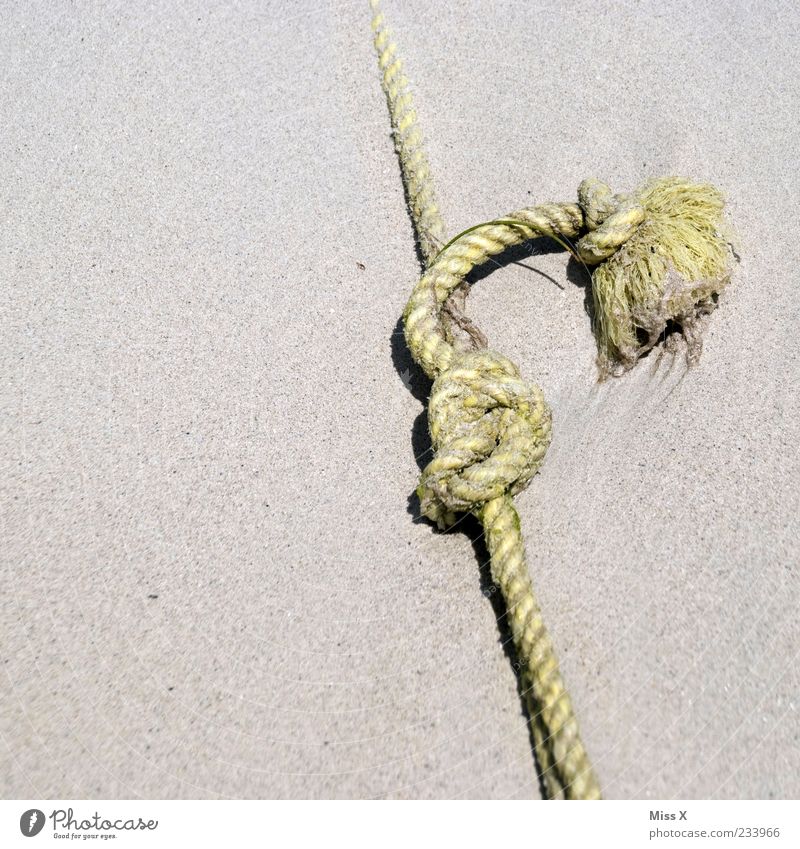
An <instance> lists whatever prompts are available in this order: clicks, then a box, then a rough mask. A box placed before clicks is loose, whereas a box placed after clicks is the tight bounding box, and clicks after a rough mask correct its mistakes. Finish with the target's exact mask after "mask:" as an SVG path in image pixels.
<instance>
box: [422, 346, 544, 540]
mask: <svg viewBox="0 0 800 849" xmlns="http://www.w3.org/2000/svg"><path fill="white" fill-rule="evenodd" d="M428 417H429V426H430V432H431V439H432V442H433V448H434V450H435V452H436V453H435V456H434V459H433V460H432V461H431V462H430V463H429V464H428V466H427V467H426V468H425V469H424V470H423V472H422V475H421V478H420V485H419V487H418V489H417V494H418V495H419V498H420V503H421V509H422V512H423V514H424V515H425V516H427V517H428V518H429V519H432V520H433V521H435V522H436V523H437V524H438V525H439V527H440V528H446V527H448V526H449V525H451V524H453V522H454V521H455V514H456V513H457V512H466V511H470V510H475V509H477V508H479V507H480V506H481V505H482V504H484V503H485V502H487V501H489V500H490V499H493V498H497V497H499V496H502V495H504V494H507V493H508V494H511V495H514V494H516V493H518V492H521V491H522V490H523V489H524V488H525V487H526V486H527V484H528V482H529V481H530V479H531V478H532V477H533V475H534V474H535V473H536V471H537V470H538V468H539V466H540V465H541V463H542V460H543V459H544V455H545V453H546V451H547V447H548V445H549V444H550V427H551V415H550V410H549V408H548V407H547V405H546V404H545V401H544V397H543V395H542V392H541V390H540V389H539V388H538V387H537V386H535V385H533V384H532V383H528V382H527V381H525V380H523V379H522V378H521V377H520V374H519V370H518V369H517V367H516V366H515V365H514V363H512V362H511V360H509V359H508V358H507V357H504V356H503V355H502V354H498V353H497V352H496V351H491V350H479V351H469V352H464V353H461V354H458V355H457V356H456V358H455V359H454V360H453V362H452V363H451V365H450V367H449V368H448V369H446V370H445V371H443V372H442V373H441V374H440V375H439V376H438V377H437V378H436V380H435V381H434V384H433V388H432V390H431V397H430V401H429V405H428Z"/></svg>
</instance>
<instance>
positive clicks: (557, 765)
mask: <svg viewBox="0 0 800 849" xmlns="http://www.w3.org/2000/svg"><path fill="white" fill-rule="evenodd" d="M370 5H371V7H372V10H373V19H372V29H373V33H374V43H375V49H376V51H377V53H378V64H379V67H380V69H381V72H382V74H383V77H382V82H383V90H384V92H385V94H386V100H387V104H388V107H389V114H390V116H391V122H392V127H393V129H394V137H395V147H396V150H397V155H398V159H399V161H400V169H401V172H402V177H403V183H404V186H405V191H406V196H407V199H408V205H409V210H410V213H411V220H412V223H413V226H414V231H415V234H416V237H417V241H418V243H419V245H420V249H421V251H422V255H423V257H424V259H425V264H426V266H430V268H428V270H427V272H426V273H425V275H423V277H422V279H421V280H420V282H419V284H418V285H417V287H416V288H415V290H414V293H413V294H412V297H411V300H410V301H409V303H408V307H407V308H406V312H405V328H406V338H407V341H408V344H409V347H410V349H411V352H412V354H413V355H414V358H415V359H416V361H417V362H418V363H419V364H420V365H421V366H422V367H423V369H424V370H425V371H426V372H427V373H428V375H429V376H430V377H438V376H439V375H441V374H442V373H445V372H447V369H448V367H450V366H452V365H453V361H454V358H455V357H457V356H461V357H462V365H463V366H467V365H468V362H466V361H464V360H463V357H464V356H467V357H468V356H470V354H469V353H468V352H469V351H470V350H472V351H473V352H474V351H475V350H476V349H481V348H484V347H485V344H486V343H485V339H484V338H483V337H482V334H480V331H478V330H477V328H474V326H473V327H472V329H471V330H470V329H469V326H470V325H471V323H470V322H469V320H468V319H466V316H464V315H463V303H464V299H465V297H466V292H467V284H466V282H465V281H464V277H465V276H466V274H467V273H468V272H469V271H470V270H471V269H472V268H473V267H475V266H476V265H479V264H481V263H482V262H485V261H486V260H487V259H488V258H489V257H490V256H493V255H495V254H498V253H501V252H502V251H503V250H505V249H506V248H508V247H510V246H511V245H514V244H518V243H520V242H522V241H525V240H527V239H530V238H533V237H535V236H537V235H553V234H556V233H558V234H561V235H564V236H568V237H574V236H576V235H577V234H578V232H579V230H580V227H581V224H582V222H583V214H582V212H581V210H580V208H579V207H577V206H576V205H574V204H561V205H558V204H552V205H547V206H543V207H539V208H537V209H528V210H522V211H520V212H517V213H514V214H513V215H512V216H509V218H512V219H514V220H515V221H518V222H519V225H518V226H510V225H507V224H498V225H489V226H487V227H483V228H480V229H479V230H477V231H473V232H471V233H469V234H467V235H466V236H464V237H463V238H461V239H459V240H457V241H456V242H455V243H453V244H452V245H450V246H448V248H447V249H446V250H445V251H443V252H442V253H441V254H439V253H438V252H439V248H440V247H441V245H442V244H443V243H444V241H445V230H444V223H443V221H442V219H441V216H440V214H439V209H438V203H437V200H436V192H435V189H434V185H433V180H432V177H431V173H430V166H429V164H428V160H427V156H426V154H425V151H424V148H423V140H422V132H421V130H420V129H419V125H418V123H417V115H416V111H415V109H414V104H413V98H412V94H411V91H410V89H409V84H408V79H407V78H406V76H405V74H404V73H403V65H402V62H401V60H400V58H399V57H398V56H397V47H396V45H395V44H394V42H393V41H392V38H391V31H390V30H389V28H388V27H387V26H386V23H385V19H384V16H383V13H382V12H381V11H380V9H379V3H378V0H371V2H370ZM456 327H460V328H461V329H464V330H466V337H465V336H464V335H461V336H460V337H459V336H458V335H457V333H456V332H455V331H456ZM471 356H472V360H473V362H472V365H473V366H476V365H477V366H478V368H477V370H476V369H475V368H473V369H472V370H471V371H470V370H469V369H466V373H464V374H461V375H460V376H461V378H462V379H466V380H467V381H468V380H469V379H470V377H471V378H472V380H473V382H476V383H481V380H482V377H483V375H484V374H485V371H483V372H482V369H484V370H485V369H492V367H493V366H495V365H496V364H497V362H498V355H495V354H494V353H493V352H490V351H480V353H478V354H476V353H472V355H471ZM476 358H478V359H476ZM500 364H501V368H503V370H509V369H508V367H509V366H510V370H512V371H513V372H516V367H514V366H513V364H511V363H510V361H507V360H505V358H502V361H501V363H500ZM462 371H464V370H462ZM493 377H494V378H495V382H494V385H488V384H487V383H486V381H483V383H482V385H481V386H480V387H478V386H474V387H473V388H475V389H479V390H482V391H483V392H486V393H489V394H491V393H492V390H499V391H501V392H503V391H505V392H513V390H514V389H516V390H517V391H518V392H519V393H520V395H521V396H525V395H529V396H530V397H529V398H528V399H527V401H524V402H523V403H524V404H527V409H528V410H529V412H530V413H531V415H530V416H529V417H528V420H527V421H525V422H524V423H523V424H522V425H520V426H519V427H517V430H518V431H519V433H518V434H517V435H516V438H515V436H514V434H513V433H512V431H513V430H514V428H513V425H512V426H511V427H507V428H506V432H505V434H504V435H505V436H506V438H507V442H508V445H507V450H506V452H505V453H504V454H502V455H501V454H500V453H499V452H498V451H496V450H494V451H493V448H494V445H495V436H496V435H497V434H496V432H495V433H492V430H493V427H492V425H493V424H494V420H496V419H498V418H500V416H496V415H495V416H494V417H493V420H492V424H488V426H487V427H485V428H484V430H485V433H483V434H477V433H473V434H472V435H471V436H470V437H469V439H468V440H467V442H470V443H471V445H466V444H464V442H465V441H464V440H463V439H461V440H460V442H459V444H458V445H456V444H455V441H454V442H453V443H452V444H451V453H447V452H446V451H444V450H443V449H444V444H443V442H442V434H443V432H444V430H445V429H447V428H451V427H452V426H453V424H454V423H455V422H456V421H458V420H459V419H458V416H453V415H450V413H451V412H452V410H449V409H448V410H447V412H445V413H444V419H445V420H444V421H442V420H440V419H439V418H437V417H436V416H435V410H437V409H438V407H439V403H438V399H439V398H441V397H443V396H450V395H451V393H452V390H453V387H454V381H455V380H457V379H458V375H450V377H449V380H448V381H447V382H446V384H445V385H444V386H442V385H441V384H440V385H439V386H438V387H437V383H434V388H433V392H432V395H431V401H430V406H431V435H432V439H433V442H434V447H435V448H436V450H437V454H436V457H435V458H434V460H433V461H432V463H431V464H430V465H429V466H428V468H427V469H426V470H425V471H424V472H423V475H422V480H423V483H422V484H421V486H420V499H421V503H422V505H423V511H424V512H426V513H427V515H429V516H431V517H432V518H435V519H436V521H438V522H439V523H440V524H446V523H448V522H447V521H446V520H447V519H449V520H450V522H452V520H453V519H454V514H453V503H452V500H451V499H448V501H447V503H444V502H442V501H441V499H440V498H439V496H440V495H441V490H440V487H437V484H440V483H441V481H442V479H443V478H442V475H441V474H439V473H440V472H441V471H442V470H446V469H447V468H450V469H452V452H453V451H455V452H456V453H458V452H463V451H464V450H468V451H472V453H473V454H474V452H475V451H476V449H478V447H479V446H478V445H477V442H478V441H481V438H482V437H483V441H484V442H485V443H486V445H485V446H484V447H485V449H486V450H485V451H484V454H483V456H484V458H485V459H484V461H483V464H481V468H479V467H478V466H477V465H472V466H470V468H469V469H467V470H466V471H465V475H464V477H467V476H468V475H467V473H468V472H469V471H476V472H479V474H477V475H475V476H474V477H475V478H476V479H475V480H462V481H459V487H456V488H454V489H455V490H457V494H458V493H460V494H461V495H462V496H466V500H464V501H463V503H462V502H459V506H460V507H461V509H464V510H472V511H473V512H474V513H475V515H476V516H477V517H478V519H479V520H480V522H481V523H482V524H483V526H484V529H485V531H486V543H487V547H488V549H489V555H490V558H491V574H492V580H493V581H494V582H495V583H496V585H497V586H498V588H499V589H500V591H501V593H502V595H503V598H504V600H505V604H506V607H507V610H508V618H509V623H510V627H511V632H512V635H513V640H514V645H515V647H516V652H517V657H518V659H519V664H520V676H521V679H522V682H523V690H524V692H525V698H526V702H527V707H528V713H529V716H530V721H531V726H532V735H533V739H534V746H535V750H536V755H537V758H538V761H539V768H540V771H541V773H542V777H543V780H544V784H545V787H546V788H547V791H548V795H549V797H550V798H554V799H555V798H581V799H593V798H599V796H600V790H599V785H598V783H597V780H596V778H595V777H594V773H593V772H592V768H591V765H590V763H589V758H588V756H587V754H586V751H585V749H584V747H583V744H582V743H581V740H580V736H579V733H578V723H577V720H576V718H575V716H574V713H573V711H572V705H571V701H570V699H569V696H568V694H567V692H566V689H565V687H564V684H563V681H562V679H561V675H560V672H559V668H558V661H557V660H556V656H555V652H554V650H553V646H552V642H551V640H550V637H549V636H548V634H547V631H546V629H545V627H544V623H543V621H542V616H541V611H540V609H539V604H538V602H537V600H536V596H535V594H534V591H533V586H532V584H531V581H530V577H529V574H528V569H527V566H526V562H525V549H524V544H523V540H522V533H521V531H520V524H519V516H518V515H517V511H516V508H515V507H514V502H513V499H512V498H511V496H510V495H507V494H505V492H506V489H507V487H506V486H505V483H506V482H505V479H504V480H503V481H500V482H498V478H497V477H496V475H495V476H494V477H493V479H492V480H493V483H492V486H493V487H494V488H495V489H498V492H499V493H500V494H499V495H498V496H497V497H494V498H490V499H488V500H486V499H476V498H475V495H476V489H480V483H481V480H480V479H482V480H483V481H484V482H485V481H486V480H487V479H488V477H489V476H491V475H493V473H494V472H495V471H496V469H491V470H490V469H489V468H487V464H488V463H491V462H492V461H494V463H493V465H494V466H498V465H501V464H502V465H504V466H505V467H506V469H507V470H510V472H511V477H512V478H513V481H510V482H509V483H510V484H511V489H513V490H514V491H518V490H519V489H521V488H522V487H523V486H524V485H525V484H526V483H527V480H528V479H529V478H530V476H532V475H533V473H534V472H535V471H536V469H537V468H538V465H539V463H540V462H541V460H542V459H543V458H544V453H545V451H546V450H547V445H548V444H549V438H550V413H549V410H548V409H547V407H546V405H545V404H544V400H543V398H542V395H541V391H540V390H539V389H538V387H529V386H527V385H525V384H524V383H523V381H521V380H520V379H519V378H518V376H517V377H516V378H514V377H513V376H511V375H509V377H511V378H512V379H511V380H505V381H503V380H502V377H500V375H497V374H495V375H493ZM497 379H499V380H500V382H499V383H498V382H497ZM514 380H516V383H517V384H518V385H517V386H512V384H513V382H514ZM437 382H438V381H437ZM531 390H532V391H531ZM456 391H457V390H456ZM444 406H445V407H446V408H449V407H450V405H449V404H448V403H445V404H444ZM473 409H474V408H473ZM496 409H499V408H496ZM506 409H508V408H506ZM501 415H502V414H501ZM489 418H492V412H491V411H490V412H489ZM526 426H527V427H526ZM532 434H533V436H534V441H535V444H536V449H535V450H534V452H533V454H532V455H530V456H528V457H526V456H525V453H526V451H525V447H526V445H525V444H523V443H526V441H528V442H529V441H530V437H531V435H532ZM489 453H491V456H488V454H489ZM479 454H480V452H479ZM476 456H478V455H476ZM451 483H452V480H451ZM515 484H518V486H515Z"/></svg>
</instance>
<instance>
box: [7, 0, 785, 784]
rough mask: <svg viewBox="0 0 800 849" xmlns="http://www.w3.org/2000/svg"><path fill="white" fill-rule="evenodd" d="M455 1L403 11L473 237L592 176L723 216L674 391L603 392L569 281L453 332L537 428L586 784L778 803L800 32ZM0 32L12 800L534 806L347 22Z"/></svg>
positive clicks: (298, 13)
mask: <svg viewBox="0 0 800 849" xmlns="http://www.w3.org/2000/svg"><path fill="white" fill-rule="evenodd" d="M134 5H137V6H138V7H137V8H133V6H134ZM444 5H445V6H446V8H432V7H431V4H428V3H425V2H420V1H419V0H414V2H388V3H387V4H386V11H387V14H388V15H389V17H390V20H391V21H392V24H393V26H394V29H395V32H396V34H397V36H398V40H399V42H400V44H401V47H402V51H403V55H404V56H405V58H406V62H407V66H408V70H409V73H410V75H411V77H412V79H413V82H414V86H415V91H416V96H417V100H418V105H419V111H420V116H421V120H422V121H423V124H424V127H425V130H426V134H427V137H428V147H429V153H430V158H431V161H432V165H433V169H434V172H435V175H436V178H437V180H438V187H439V192H440V196H441V201H442V206H443V211H444V215H445V218H446V221H447V223H448V227H449V229H450V231H451V232H452V233H455V232H457V231H458V230H460V229H463V228H464V227H467V226H469V225H471V224H473V223H476V222H479V221H483V220H486V219H487V218H491V217H494V216H496V215H498V214H501V213H504V212H507V211H509V210H511V209H514V208H516V207H519V206H521V205H525V204H527V203H533V202H538V201H543V200H572V199H574V197H575V192H576V188H577V185H578V183H579V182H580V180H581V179H583V178H584V177H587V176H592V175H593V176H598V177H601V178H603V179H606V180H608V181H609V182H610V183H611V184H612V185H613V186H614V188H615V189H616V190H625V189H629V188H632V187H633V186H635V185H636V184H637V183H638V182H640V181H641V180H643V179H644V178H646V177H649V176H655V175H660V174H669V173H678V174H682V175H686V176H690V177H694V178H699V179H707V180H709V181H712V182H714V183H716V184H718V185H719V186H721V187H722V188H723V189H724V190H725V192H726V193H727V195H728V197H729V200H730V213H731V216H732V219H733V221H734V222H735V225H736V227H737V229H738V232H739V235H740V253H741V255H742V263H741V265H740V267H739V269H738V271H737V273H736V278H735V284H734V285H733V286H732V287H731V288H730V289H729V291H728V293H727V294H726V295H725V296H724V298H723V300H722V305H721V308H720V309H719V310H718V311H717V313H716V314H715V315H714V316H713V318H712V320H711V322H710V326H709V330H708V333H707V336H706V344H705V351H704V354H703V357H702V361H701V363H700V365H699V367H698V368H696V369H694V370H692V371H690V372H689V373H687V372H686V369H685V368H684V366H683V363H682V362H681V361H680V360H678V361H675V362H673V363H670V362H669V361H668V360H667V359H663V360H662V361H661V363H660V366H658V364H657V363H656V361H655V358H650V359H648V360H647V361H646V362H644V363H642V364H641V365H640V366H639V367H638V368H637V370H636V371H635V372H634V373H633V374H631V375H629V376H628V377H626V378H624V379H622V380H619V381H614V382H611V383H609V384H604V385H602V386H598V385H597V384H596V382H595V376H596V375H595V368H594V362H593V359H594V341H593V337H592V334H591V328H590V322H589V318H588V316H587V314H586V311H585V309H584V301H585V295H586V289H585V280H584V279H582V278H580V276H579V275H578V276H576V275H574V274H572V275H569V276H568V275H567V273H566V262H565V256H564V254H562V253H549V254H542V255H534V256H531V257H530V258H529V259H528V260H526V265H528V266H529V267H528V268H525V267H520V266H517V265H510V266H507V267H505V268H503V269H501V270H497V271H496V272H495V273H493V274H492V275H491V276H490V277H489V278H486V279H484V280H482V281H481V282H480V283H479V284H478V285H477V286H476V287H475V292H474V293H473V295H472V297H471V299H470V305H469V309H470V313H471V315H472V316H474V317H475V318H476V319H477V321H478V323H479V325H480V326H481V327H482V329H484V330H485V331H486V333H487V335H488V336H489V339H490V342H491V344H493V345H494V346H495V347H496V348H498V349H499V350H501V351H503V352H504V353H506V354H508V355H509V356H511V357H512V358H513V359H514V360H515V361H516V362H517V363H518V364H519V365H520V367H521V369H522V371H523V373H524V374H525V375H527V376H530V377H531V378H535V379H537V380H538V381H540V383H541V385H542V386H543V388H544V391H545V395H546V397H547V398H548V400H549V402H550V404H551V405H552V407H553V411H554V420H555V438H554V443H553V446H552V448H551V451H550V453H549V455H548V458H547V461H546V463H545V467H544V470H543V472H542V474H541V475H540V476H539V477H537V478H536V479H535V480H534V482H533V484H532V485H531V487H530V488H529V489H528V491H527V492H525V493H524V494H523V495H522V496H520V497H519V498H518V504H519V509H520V511H521V515H522V522H523V526H524V532H525V534H526V539H527V544H528V549H529V554H530V563H531V569H532V571H533V575H534V580H535V583H536V586H537V588H538V591H539V594H540V597H541V601H542V605H543V608H544V610H545V615H546V619H547V622H548V624H549V626H550V629H551V631H552V635H553V638H554V640H555V643H556V645H557V648H558V651H559V654H560V657H561V660H562V666H563V670H564V673H565V676H566V679H567V682H568V684H569V686H570V688H571V691H572V694H573V698H574V701H575V704H576V707H577V710H578V714H579V717H580V720H581V723H582V727H583V730H584V734H585V738H586V743H587V746H588V748H589V751H590V753H591V754H592V756H593V759H594V761H595V764H596V767H597V770H598V773H599V775H600V778H601V780H602V783H603V787H604V791H605V793H606V794H607V795H608V796H610V797H654V798H658V797H672V796H678V797H737V798H739V797H741V798H746V797H793V796H797V795H798V794H800V754H799V753H800V746H798V728H799V725H798V709H799V708H800V695H798V682H799V679H800V675H799V673H798V663H797V654H798V649H799V648H800V639H799V638H800V624H798V619H797V608H798V600H799V599H798V587H797V580H798V575H797V564H798V560H800V556H799V555H800V543H798V511H799V509H800V495H799V493H800V468H799V466H800V461H799V460H798V449H797V446H798V439H799V438H800V405H799V404H798V396H797V390H796V382H797V378H798V372H799V370H800V345H799V344H798V332H797V328H798V324H799V323H800V309H798V305H799V304H800V295H799V292H800V287H798V282H797V264H796V253H797V252H796V245H797V243H798V227H797V223H796V216H797V208H796V207H797V198H798V195H800V178H799V177H798V169H797V155H798V138H797V114H798V107H799V106H800V88H799V87H798V80H797V74H796V68H797V65H798V61H800V50H798V40H797V36H796V32H797V29H798V26H800V12H798V10H797V9H796V8H795V9H794V10H791V9H790V4H788V3H783V2H781V3H773V4H763V5H759V11H758V12H754V11H752V10H751V8H750V7H751V4H750V3H749V2H744V0H742V2H738V3H732V4H726V6H725V8H715V9H714V10H713V11H712V10H711V9H710V8H705V7H703V6H702V4H700V5H698V4H696V3H675V2H669V3H654V4H648V3H633V2H631V3H611V2H604V3H597V2H580V3H573V2H568V3H563V4H557V3H551V4H547V5H544V4H542V5H539V4H526V3H523V2H519V0H515V2H513V3H512V2H509V3H502V4H501V3H493V2H492V3H490V2H481V3H466V4H461V3H447V4H444ZM6 11H7V12H8V14H7V15H6V14H5V13H4V18H5V20H4V25H3V28H2V30H1V31H0V52H1V53H2V55H3V57H4V59H3V62H2V66H1V67H0V74H2V85H1V86H0V117H1V120H0V150H2V157H0V193H1V196H2V223H1V224H0V279H1V280H2V285H0V298H2V316H3V325H2V326H3V332H2V336H1V337H0V351H1V352H2V371H3V375H4V379H3V381H2V392H3V416H2V428H3V435H2V463H3V472H2V490H3V492H2V504H3V508H2V513H3V522H4V524H3V529H2V539H3V549H2V551H3V587H4V592H3V594H2V639H0V644H1V645H2V664H3V669H4V671H5V676H6V677H5V678H4V683H3V686H2V696H1V697H0V698H2V711H1V712H0V730H1V731H2V740H3V743H4V745H3V746H2V747H0V752H2V754H0V792H2V795H3V796H5V797H32V798H40V797H55V798H58V797H61V798H64V797H101V798H102V797H106V798H108V797H135V796H144V797H331V796H332V797H353V796H355V797H386V796H388V797H460V796H469V797H531V796H536V795H538V789H537V783H536V780H535V777H534V772H533V769H532V759H531V751H530V745H529V738H528V735H527V732H526V726H525V720H524V717H523V716H522V714H521V708H520V703H519V699H518V696H517V689H516V681H515V677H514V673H513V671H512V669H511V666H510V663H509V660H508V658H507V657H506V655H505V653H504V651H503V647H502V641H503V639H504V632H503V630H502V627H499V626H498V622H497V614H498V610H497V609H496V608H495V607H494V606H493V604H492V602H491V600H489V599H488V598H487V595H491V591H490V587H489V585H488V583H487V577H486V570H485V568H483V569H482V568H481V559H482V557H483V551H482V549H481V547H480V545H479V544H478V545H477V546H474V545H473V542H472V540H471V539H470V535H469V534H468V533H454V534H450V535H441V534H437V533H436V532H435V531H434V530H433V529H432V528H431V527H430V525H429V524H427V523H425V522H423V521H419V520H418V519H415V515H416V513H415V509H416V508H415V502H414V501H413V499H411V500H409V496H410V495H411V493H412V491H413V489H414V487H415V485H416V479H417V475H418V471H419V464H418V462H416V461H415V457H416V455H418V454H420V453H422V452H424V451H425V448H426V441H425V420H424V416H423V415H422V412H423V402H424V398H425V396H426V392H427V389H428V387H427V384H426V382H425V380H424V378H423V377H422V376H421V374H420V373H419V372H418V371H417V370H416V369H415V368H414V367H413V365H412V364H411V363H410V361H409V359H408V355H407V353H406V351H405V348H404V345H403V342H402V338H401V337H400V336H398V318H399V316H400V313H401V311H402V308H403V305H404V303H405V300H406V298H407V296H408V293H409V291H410V287H411V286H412V284H413V282H414V280H415V278H416V276H417V272H418V266H417V262H416V257H415V254H414V249H413V242H412V236H411V230H410V225H409V222H408V219H407V216H406V211H405V208H404V203H403V194H402V188H401V183H400V179H399V172H398V166H397V162H396V159H395V156H394V152H393V148H392V142H391V139H390V135H389V128H388V119H387V113H386V107H385V103H384V99H383V95H382V93H381V91H380V86H379V79H378V74H377V69H376V62H375V58H374V56H373V53H372V46H371V42H370V33H369V13H368V10H367V8H366V2H361V0H358V2H356V0H353V1H352V2H343V3H329V4H322V3H320V4H317V3H314V4H312V3H305V4H301V5H297V6H292V7H291V8H289V7H288V6H287V5H286V4H280V3H263V2H251V3H244V4H240V5H227V4H225V5H218V6H215V8H214V9H209V8H208V5H207V4H205V3H199V2H198V3H195V2H181V3H179V4H174V5H173V4H166V3H157V4H152V3H147V4H145V3H142V4H128V3H113V4H107V5H102V4H79V6H78V8H75V7H73V6H72V5H70V6H67V5H66V4H64V5H62V4H34V5H31V4H19V5H18V6H16V7H14V8H12V9H10V10H8V9H6ZM543 275H547V276H549V277H550V278H553V280H552V281H551V280H548V279H547V278H546V277H544V276H543ZM553 281H555V282H553ZM404 384H408V385H409V386H410V388H411V392H409V391H408V388H407V386H406V385H404ZM424 460H425V457H423V458H422V461H424Z"/></svg>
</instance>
